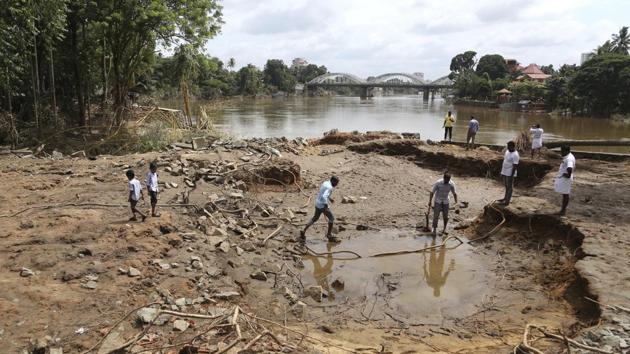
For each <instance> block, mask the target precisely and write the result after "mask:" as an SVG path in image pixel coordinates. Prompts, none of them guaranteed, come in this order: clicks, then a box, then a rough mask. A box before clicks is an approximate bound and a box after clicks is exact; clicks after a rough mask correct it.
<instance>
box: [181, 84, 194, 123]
mask: <svg viewBox="0 0 630 354" xmlns="http://www.w3.org/2000/svg"><path fill="white" fill-rule="evenodd" d="M181 86H182V97H183V98H184V114H185V115H186V122H187V124H188V127H189V128H192V117H191V115H190V102H189V99H188V84H186V82H185V81H182V83H181Z"/></svg>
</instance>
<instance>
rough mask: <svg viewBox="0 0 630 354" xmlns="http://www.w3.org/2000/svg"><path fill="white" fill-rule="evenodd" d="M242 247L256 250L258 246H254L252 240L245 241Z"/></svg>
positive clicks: (249, 250)
mask: <svg viewBox="0 0 630 354" xmlns="http://www.w3.org/2000/svg"><path fill="white" fill-rule="evenodd" d="M241 247H242V248H243V249H244V250H245V251H247V252H254V251H255V250H256V246H254V243H253V242H252V241H246V242H244V243H243V244H242V245H241Z"/></svg>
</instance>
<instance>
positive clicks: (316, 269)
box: [308, 242, 335, 301]
mask: <svg viewBox="0 0 630 354" xmlns="http://www.w3.org/2000/svg"><path fill="white" fill-rule="evenodd" d="M332 248H333V244H332V243H330V242H328V243H327V244H326V252H328V255H327V256H326V263H324V265H323V266H322V264H321V262H320V260H321V258H319V257H308V258H309V259H310V260H311V261H312V262H313V277H315V281H316V282H317V284H318V285H319V286H321V287H322V289H324V293H325V294H328V299H329V300H331V301H332V300H334V299H335V294H334V293H333V292H332V291H330V286H329V285H328V276H329V275H330V273H332V270H333V263H334V261H333V255H332V253H331V251H332Z"/></svg>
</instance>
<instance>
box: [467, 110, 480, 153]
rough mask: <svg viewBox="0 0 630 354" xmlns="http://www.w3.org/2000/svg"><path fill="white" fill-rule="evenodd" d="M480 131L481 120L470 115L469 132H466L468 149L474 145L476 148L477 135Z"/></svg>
mask: <svg viewBox="0 0 630 354" xmlns="http://www.w3.org/2000/svg"><path fill="white" fill-rule="evenodd" d="M478 131H479V121H478V120H476V119H475V117H473V116H470V122H468V134H466V150H468V149H470V147H471V146H472V148H473V150H474V149H475V137H476V136H477V132H478ZM471 141H472V145H471Z"/></svg>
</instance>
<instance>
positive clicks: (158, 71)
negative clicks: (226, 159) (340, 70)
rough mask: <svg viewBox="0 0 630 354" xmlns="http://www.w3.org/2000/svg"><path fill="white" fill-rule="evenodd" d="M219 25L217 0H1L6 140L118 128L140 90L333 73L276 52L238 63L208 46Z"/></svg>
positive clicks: (265, 84) (250, 91)
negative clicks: (22, 134)
mask: <svg viewBox="0 0 630 354" xmlns="http://www.w3.org/2000/svg"><path fill="white" fill-rule="evenodd" d="M223 23H224V21H223V14H222V7H221V5H220V3H219V1H218V0H124V1H123V0H4V1H3V4H2V6H0V48H2V50H1V51H0V143H6V142H7V141H10V142H11V143H13V144H15V143H16V142H17V140H18V139H17V137H18V135H19V134H18V132H19V131H29V132H30V131H34V132H36V134H38V135H42V134H45V131H46V130H47V129H56V130H59V129H60V128H61V127H67V126H72V127H87V126H95V125H96V124H109V125H110V126H115V125H117V124H120V123H121V122H122V121H123V120H124V118H125V112H126V110H125V107H127V106H128V104H129V101H130V99H133V97H134V96H137V94H148V95H152V96H157V95H164V96H169V95H172V96H174V95H182V96H189V95H195V96H199V97H202V98H216V97H221V96H229V95H238V94H244V95H255V94H258V93H269V92H274V91H277V90H282V91H291V90H293V86H294V85H295V83H296V82H306V81H308V80H310V79H312V78H314V77H316V76H318V75H321V74H323V73H326V72H327V70H326V67H324V66H316V65H313V64H311V65H308V66H304V67H297V68H292V69H290V68H289V67H287V65H285V64H284V63H283V62H282V60H277V59H271V60H269V61H267V63H266V65H265V67H264V68H263V69H262V70H261V69H259V68H257V67H255V66H253V65H251V64H249V65H246V66H244V67H242V68H240V70H235V69H236V68H235V66H236V62H235V61H234V59H229V60H227V63H224V62H222V61H221V60H219V59H218V58H215V57H213V56H210V55H208V54H206V53H204V49H203V48H204V46H205V44H206V43H207V42H208V41H209V40H210V39H211V38H213V37H214V36H216V35H217V34H218V33H219V31H220V30H221V27H222V25H223ZM162 53H172V55H168V56H165V55H163V54H162Z"/></svg>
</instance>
